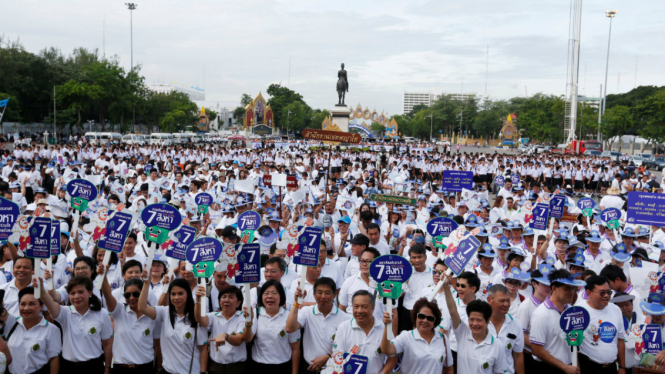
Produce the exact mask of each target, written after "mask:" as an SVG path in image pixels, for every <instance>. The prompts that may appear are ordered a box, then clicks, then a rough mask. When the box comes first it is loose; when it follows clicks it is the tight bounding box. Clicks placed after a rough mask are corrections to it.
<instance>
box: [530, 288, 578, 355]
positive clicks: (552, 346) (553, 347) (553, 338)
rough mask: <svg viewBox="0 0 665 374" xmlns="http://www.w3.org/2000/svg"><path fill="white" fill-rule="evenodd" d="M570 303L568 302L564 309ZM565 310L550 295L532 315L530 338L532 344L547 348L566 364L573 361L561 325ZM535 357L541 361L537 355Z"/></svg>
mask: <svg viewBox="0 0 665 374" xmlns="http://www.w3.org/2000/svg"><path fill="white" fill-rule="evenodd" d="M569 306H570V305H568V304H566V305H565V306H564V308H563V309H564V310H565V309H566V308H568V307H569ZM562 312H563V310H558V309H557V308H556V306H554V304H552V301H551V300H550V298H549V297H548V298H547V299H545V301H543V302H542V303H541V304H540V305H539V306H538V307H537V308H536V310H535V311H534V312H533V316H531V329H530V331H529V339H530V340H531V345H540V346H543V348H545V350H546V351H547V352H549V353H550V354H551V355H552V356H554V358H556V359H557V360H559V361H561V362H562V363H564V364H566V365H570V364H571V363H572V357H571V355H570V347H568V344H567V343H566V334H564V332H563V331H561V328H560V327H559V323H558V321H559V318H560V317H561V313H562ZM533 359H534V360H536V361H541V362H542V360H541V359H540V358H538V357H537V356H536V355H533Z"/></svg>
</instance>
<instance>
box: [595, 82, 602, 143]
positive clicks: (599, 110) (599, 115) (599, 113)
mask: <svg viewBox="0 0 665 374" xmlns="http://www.w3.org/2000/svg"><path fill="white" fill-rule="evenodd" d="M598 98H599V100H602V99H603V85H602V84H601V85H600V96H599V97H598ZM602 116H603V111H602V107H601V106H600V101H598V139H596V140H598V141H600V119H601V118H602Z"/></svg>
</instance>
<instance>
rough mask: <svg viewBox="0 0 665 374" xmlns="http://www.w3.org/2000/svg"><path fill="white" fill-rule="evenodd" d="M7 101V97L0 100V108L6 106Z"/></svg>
mask: <svg viewBox="0 0 665 374" xmlns="http://www.w3.org/2000/svg"><path fill="white" fill-rule="evenodd" d="M8 103H9V99H4V100H0V108H2V107H3V106H7V104H8Z"/></svg>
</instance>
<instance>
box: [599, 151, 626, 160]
mask: <svg viewBox="0 0 665 374" xmlns="http://www.w3.org/2000/svg"><path fill="white" fill-rule="evenodd" d="M621 156H622V154H621V152H616V151H603V153H601V154H600V157H608V158H610V159H611V160H612V161H619V160H621Z"/></svg>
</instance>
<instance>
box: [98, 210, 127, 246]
mask: <svg viewBox="0 0 665 374" xmlns="http://www.w3.org/2000/svg"><path fill="white" fill-rule="evenodd" d="M132 218H133V216H132V215H131V214H128V213H123V212H117V211H116V212H115V213H114V214H113V215H112V216H111V217H110V218H109V219H107V220H106V228H105V229H104V230H106V232H104V233H103V235H102V237H101V238H100V239H99V241H98V242H97V246H98V247H99V248H101V249H105V250H108V251H113V252H116V253H120V251H122V248H123V247H124V246H125V241H126V240H127V235H129V230H130V229H131V228H132Z"/></svg>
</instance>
